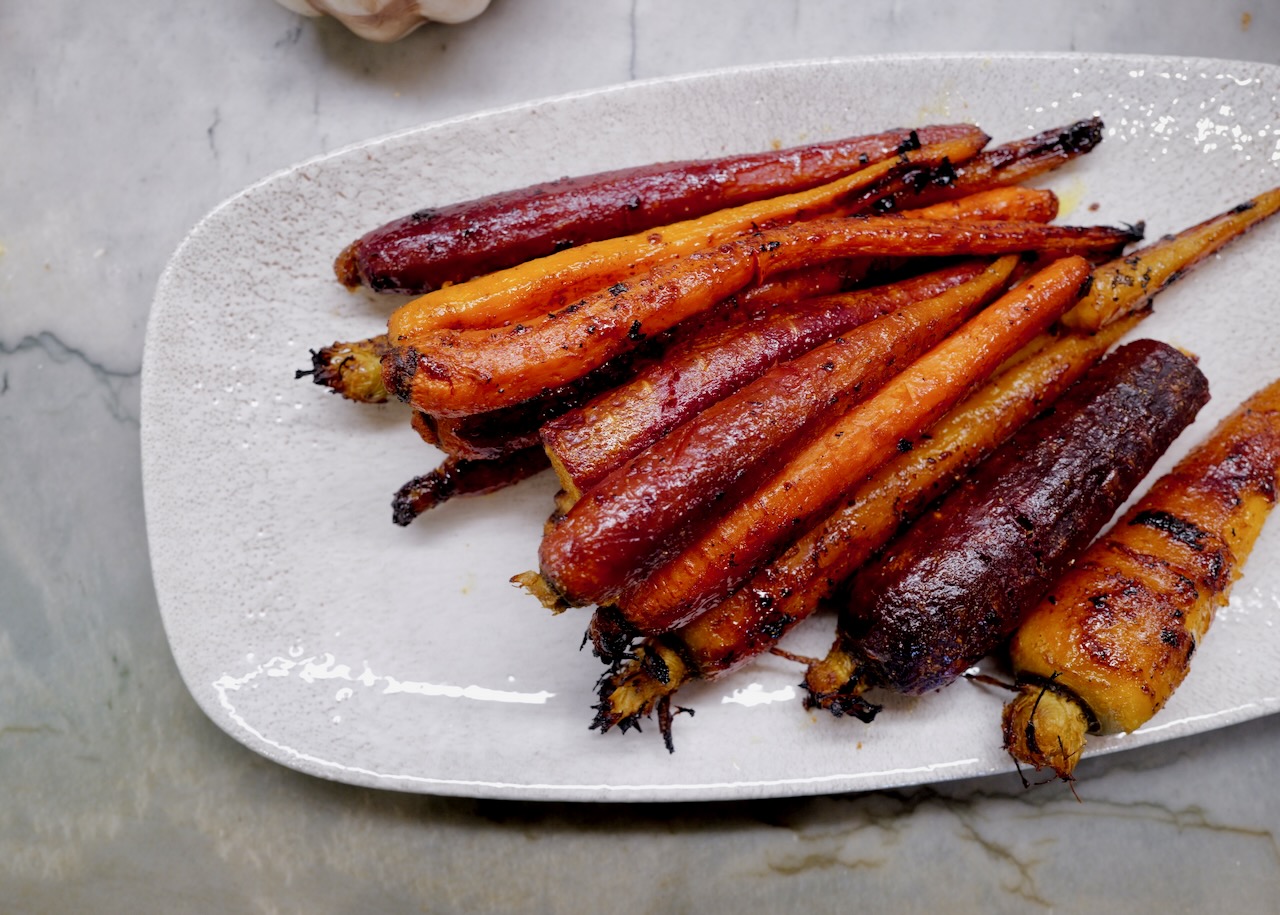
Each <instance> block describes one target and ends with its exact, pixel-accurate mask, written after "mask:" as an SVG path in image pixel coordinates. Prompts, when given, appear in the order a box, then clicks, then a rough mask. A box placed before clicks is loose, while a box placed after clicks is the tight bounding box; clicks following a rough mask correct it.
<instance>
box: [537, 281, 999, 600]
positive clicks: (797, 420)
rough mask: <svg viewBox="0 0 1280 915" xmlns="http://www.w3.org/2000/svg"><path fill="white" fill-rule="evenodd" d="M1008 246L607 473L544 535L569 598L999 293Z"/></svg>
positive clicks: (608, 591)
mask: <svg viewBox="0 0 1280 915" xmlns="http://www.w3.org/2000/svg"><path fill="white" fill-rule="evenodd" d="M1016 266H1017V260H1016V258H1013V257H1007V258H1003V259H1001V260H1000V261H998V262H997V263H996V264H995V265H992V266H991V267H988V268H987V269H985V270H984V271H982V273H981V274H979V276H977V277H976V278H974V279H972V280H970V281H969V282H967V283H963V284H961V285H958V286H955V287H954V288H952V289H950V290H947V291H944V292H942V293H940V294H939V295H936V296H934V297H933V298H929V299H925V300H923V301H919V302H916V303H914V304H909V305H906V306H904V307H901V308H900V309H898V310H897V311H894V312H892V313H891V314H888V315H886V316H885V317H883V318H879V319H877V320H875V321H872V322H870V323H869V324H865V325H863V326H862V327H859V328H857V329H855V330H852V331H850V332H849V333H847V334H845V335H843V336H841V337H838V338H836V339H834V340H831V341H829V342H828V343H825V344H823V345H821V346H818V347H816V348H814V349H812V350H810V351H809V352H807V353H805V354H804V355H803V356H800V357H798V358H796V359H793V360H791V361H790V362H784V363H779V364H778V365H775V366H774V367H773V368H772V369H771V370H770V371H768V372H767V373H765V374H764V375H763V376H761V377H760V378H759V379H757V380H756V381H754V382H752V383H751V384H749V385H747V386H746V387H744V388H742V389H741V390H739V391H738V392H737V393H735V394H734V395H732V396H730V397H728V398H726V399H725V400H722V401H720V402H718V403H716V404H714V405H712V406H711V407H709V408H708V409H706V410H704V411H703V412H701V413H699V414H698V415H696V416H694V417H693V418H691V419H690V420H689V421H688V422H686V423H684V424H682V425H681V426H679V427H677V428H676V429H674V430H672V432H670V433H669V434H668V435H667V436H666V437H665V438H663V439H661V440H660V441H659V442H657V443H656V444H654V445H653V446H652V447H651V448H649V449H648V450H646V451H644V452H642V453H640V454H639V455H637V456H636V457H635V458H634V459H633V460H631V461H630V462H628V463H627V464H626V465H625V466H623V467H621V468H619V469H618V470H617V471H615V472H613V473H611V474H610V475H609V476H607V477H606V478H605V479H604V480H603V481H601V483H600V484H599V485H598V486H596V487H594V488H593V489H591V490H589V491H588V492H587V493H586V495H585V496H584V497H583V498H582V499H581V500H580V501H579V502H578V503H577V504H575V505H574V506H573V509H572V510H571V511H570V512H569V514H568V515H566V516H565V518H564V519H563V520H562V521H561V523H559V524H558V525H556V527H555V529H554V530H552V531H551V532H549V533H548V534H547V535H546V536H544V537H543V540H542V544H541V546H540V548H539V552H538V557H539V562H540V564H541V572H542V575H543V577H544V578H545V579H546V580H547V581H548V583H549V584H550V585H551V587H552V588H553V589H554V590H556V591H557V592H559V594H560V595H561V596H562V597H563V598H564V599H565V600H566V601H567V602H569V603H570V604H590V603H602V602H604V601H606V600H609V599H611V598H612V597H614V596H615V595H617V594H618V593H619V592H620V591H621V590H622V589H623V588H624V587H625V586H627V585H630V584H633V583H635V582H636V581H637V580H639V579H643V578H644V577H645V576H646V575H647V573H648V572H649V571H650V570H651V569H652V568H654V566H656V565H657V564H658V563H660V562H661V561H663V560H664V559H666V558H667V557H668V556H669V555H670V554H671V553H672V552H674V551H676V550H678V549H679V547H681V546H682V545H683V542H684V541H685V540H687V539H689V537H690V536H691V535H692V533H693V531H694V530H695V528H696V525H697V524H698V522H699V520H700V519H701V518H702V517H703V516H704V515H706V514H707V513H708V512H711V511H712V510H713V509H714V508H715V506H716V505H717V504H720V503H722V502H723V503H724V504H732V502H733V500H734V495H735V493H736V492H737V490H738V489H739V488H740V486H742V485H749V484H750V481H751V480H752V479H754V478H755V477H758V476H760V475H762V474H764V473H766V472H767V471H768V470H769V469H770V468H771V467H772V465H773V463H774V462H775V461H774V458H775V456H777V455H779V454H780V452H781V450H782V449H783V448H784V447H785V446H786V445H787V444H788V443H789V442H791V441H792V439H793V437H794V436H796V435H797V434H799V433H801V432H802V431H803V430H804V429H805V427H806V426H808V425H809V424H810V423H812V422H814V421H816V420H818V419H819V418H821V417H823V416H825V415H829V414H830V413H831V412H832V411H839V410H841V409H843V408H847V407H848V406H850V405H852V404H853V403H856V402H858V401H860V400H862V399H864V398H865V397H867V396H868V395H870V394H871V393H872V392H874V391H875V390H876V389H878V388H879V387H880V386H882V385H883V384H884V383H885V382H887V381H888V380H889V379H890V378H891V377H893V376H894V375H896V374H897V373H898V372H899V371H900V370H901V367H902V366H904V365H907V364H909V363H910V362H912V361H913V360H915V359H916V358H918V357H919V356H920V355H922V354H923V353H924V352H925V351H926V350H927V349H929V348H930V347H932V346H934V345H936V344H937V343H939V342H940V341H941V340H943V339H944V338H945V337H946V335H947V334H949V333H950V332H951V331H952V330H954V329H955V328H956V327H957V326H959V325H960V324H961V323H962V322H963V321H964V320H965V319H966V318H967V317H968V316H969V315H970V314H972V313H974V312H976V311H977V310H978V309H979V308H981V307H982V305H984V304H985V303H986V302H988V301H990V300H991V299H992V298H994V297H995V296H997V295H998V294H999V293H1000V291H1001V290H1002V289H1003V287H1004V284H1005V283H1006V282H1008V281H1009V279H1010V278H1011V276H1012V275H1013V271H1014V269H1015V267H1016Z"/></svg>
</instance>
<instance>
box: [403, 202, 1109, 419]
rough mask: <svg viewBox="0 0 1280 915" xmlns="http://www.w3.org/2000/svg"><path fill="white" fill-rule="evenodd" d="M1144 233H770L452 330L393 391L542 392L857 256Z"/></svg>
mask: <svg viewBox="0 0 1280 915" xmlns="http://www.w3.org/2000/svg"><path fill="white" fill-rule="evenodd" d="M1133 239H1134V231H1133V230H1128V229H1123V230H1122V229H1110V228H1105V227H1087V228H1079V227H1069V226H1045V225H1040V224H1039V223H1025V222H992V221H974V222H970V221H967V220H956V221H952V220H936V219H905V218H902V217H867V218H854V219H846V218H830V219H820V220H813V221H810V222H806V223H802V224H798V225H794V226H786V227H782V228H777V229H770V230H766V231H764V232H761V233H760V234H759V235H756V236H753V237H751V238H749V239H740V240H738V241H735V242H729V243H726V244H724V245H721V246H720V247H718V248H716V249H714V250H711V251H706V252H703V253H700V254H694V255H691V256H689V257H687V258H684V259H683V260H680V261H677V262H675V263H671V264H665V265H662V266H659V267H656V268H654V269H653V270H652V271H650V272H649V274H648V275H646V276H645V277H644V278H643V279H640V280H638V281H635V282H631V283H619V284H617V285H616V286H614V287H612V288H610V289H608V290H605V291H602V292H600V293H597V294H595V295H593V296H590V297H588V298H586V299H584V300H583V301H581V302H579V303H575V304H573V305H569V306H567V307H565V308H561V309H559V310H557V311H554V312H551V313H550V314H547V315H545V316H543V317H542V318H540V319H538V320H536V321H534V322H532V323H531V324H528V325H525V324H517V325H515V326H513V327H511V328H505V329H494V330H478V331H440V332H437V333H435V334H433V335H430V336H429V337H424V338H420V339H419V340H418V341H416V342H415V343H414V344H413V345H411V346H407V347H396V348H395V349H393V350H392V352H391V353H390V354H388V356H387V357H386V359H384V360H383V378H384V381H385V382H386V384H387V389H388V390H389V391H392V392H393V393H395V394H396V395H397V396H399V397H400V398H401V399H406V400H409V401H410V402H412V403H413V404H414V406H415V407H417V408H418V409H420V410H423V411H425V412H427V413H432V414H435V415H443V416H449V415H465V414H467V413H479V412H483V411H485V410H492V409H497V408H498V407H502V406H507V405H509V404H512V403H518V402H519V401H521V400H527V399H528V398H530V397H534V396H536V395H537V394H539V393H541V392H542V391H544V390H546V389H548V388H552V387H556V386H557V385H561V384H564V383H565V382H567V381H570V380H572V379H574V378H577V377H580V376H581V375H583V374H585V373H586V372H588V371H590V370H591V369H593V368H595V367H597V366H600V365H603V364H604V363H605V362H608V361H609V360H610V359H612V358H614V357H616V356H617V355H618V354H619V353H621V352H624V351H626V350H627V349H630V348H632V347H634V346H635V345H636V344H637V343H638V342H639V341H641V340H643V339H644V338H645V337H646V336H649V335H653V334H657V333H661V332H663V331H665V330H667V329H668V328H670V327H672V326H673V325H675V324H676V323H678V322H679V321H681V320H684V319H685V318H687V317H689V316H690V315H693V314H696V313H698V312H699V311H702V310H704V309H706V308H708V307H710V306H711V305H712V304H714V303H716V302H719V301H721V300H723V299H724V298H726V297H727V296H729V295H732V294H733V293H735V292H737V291H738V290H740V289H742V288H744V287H746V286H747V285H749V284H751V283H754V282H758V281H760V280H762V279H767V278H769V277H771V276H775V275H777V274H780V273H786V272H789V271H792V270H796V269H799V268H802V267H806V266H810V265H812V264H815V263H821V262H823V261H827V260H832V259H835V258H843V257H850V256H853V255H866V254H870V255H876V256H903V257H909V256H915V257H922V256H945V255H958V254H1008V253H1012V252H1017V251H1032V250H1035V251H1047V252H1051V253H1054V254H1076V253H1081V252H1091V253H1097V252H1099V251H1116V250H1119V249H1120V248H1122V247H1123V246H1124V245H1125V244H1127V243H1128V242H1129V241H1132V240H1133Z"/></svg>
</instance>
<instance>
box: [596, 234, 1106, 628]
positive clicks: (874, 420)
mask: <svg viewBox="0 0 1280 915" xmlns="http://www.w3.org/2000/svg"><path fill="white" fill-rule="evenodd" d="M1088 277H1089V265H1088V263H1087V262H1086V261H1085V260H1084V259H1083V258H1079V257H1067V258H1063V259H1061V260H1058V261H1055V262H1053V263H1051V264H1050V265H1049V266H1047V267H1045V268H1044V269H1043V270H1041V271H1040V272H1039V273H1037V274H1036V275H1035V276H1033V277H1031V278H1030V279H1028V280H1026V281H1025V282H1023V283H1022V284H1021V285H1020V286H1018V287H1016V288H1015V289H1013V290H1011V291H1010V292H1008V293H1006V294H1005V295H1004V296H1003V297H1002V298H1001V299H1000V300H999V301H997V302H995V303H994V304H992V305H990V306H988V307H987V309H986V310H985V311H983V312H982V313H981V314H979V315H977V316H976V317H974V318H971V319H970V320H969V321H968V322H967V323H966V324H965V325H964V326H963V327H961V328H960V329H959V330H958V331H956V332H955V333H954V334H952V335H951V337H949V338H948V339H947V340H945V341H943V342H942V343H940V344H938V345H937V346H936V347H934V348H933V349H932V350H931V351H930V352H929V353H927V354H926V355H924V356H922V357H921V358H920V359H918V360H916V361H915V362H914V363H912V364H911V365H909V366H907V367H906V368H905V369H903V371H902V372H901V374H899V375H898V376H897V377H895V378H894V379H893V380H892V381H890V382H889V383H888V384H887V385H885V387H884V388H883V389H882V390H880V391H879V392H878V393H877V394H875V395H873V396H872V397H870V398H869V399H867V400H866V401H864V402H863V403H861V404H859V405H857V406H855V407H854V408H852V409H851V410H849V411H848V412H846V413H844V414H843V415H841V416H838V417H837V418H836V420H835V421H834V422H832V423H831V424H830V425H828V426H827V427H826V428H825V429H824V430H823V431H822V433H821V434H820V435H817V436H814V437H813V438H812V439H811V440H810V441H809V442H808V444H807V445H805V447H803V448H801V449H799V450H798V451H796V452H795V454H794V455H793V456H792V458H791V459H790V460H789V461H788V462H787V463H786V464H785V466H783V467H781V468H780V469H779V470H777V471H776V472H775V473H773V474H772V475H770V476H769V477H768V478H767V479H766V480H765V481H764V482H763V483H762V485H760V486H759V487H758V488H757V489H756V491H755V492H754V493H752V494H751V495H749V496H748V497H747V498H745V499H743V500H741V501H739V502H737V503H736V504H735V505H733V506H732V507H731V508H729V509H728V511H727V512H726V513H725V514H724V515H723V516H721V517H720V518H718V519H716V520H715V522H714V523H713V524H712V525H711V526H710V527H709V528H707V529H706V530H704V531H703V532H701V534H700V535H699V536H698V538H697V539H696V540H695V541H694V542H692V543H691V544H690V545H689V546H687V547H685V548H684V549H683V550H681V551H680V553H678V554H677V555H676V556H674V557H673V558H672V559H670V560H669V561H668V562H667V563H666V564H664V565H663V566H661V567H659V568H658V569H656V570H655V571H654V572H653V573H652V574H650V575H649V576H648V577H647V578H645V579H644V580H643V581H640V582H638V583H637V584H635V585H633V586H632V588H631V589H630V590H629V591H628V592H626V593H625V594H623V595H622V596H621V598H620V599H619V600H618V601H617V603H618V604H619V606H620V607H621V609H622V611H623V613H624V614H625V615H626V617H627V619H628V620H629V621H630V622H631V624H632V625H633V626H634V627H635V628H636V629H637V630H639V631H640V632H643V633H646V634H654V633H659V632H666V631H668V630H670V629H673V628H675V627H677V626H680V625H682V624H684V623H686V622H688V621H689V620H691V619H693V618H695V617H697V616H699V615H700V614H701V613H703V612H705V611H706V610H708V609H710V608H711V607H713V606H715V605H716V604H717V603H719V602H721V601H723V600H724V599H725V598H727V597H728V596H729V595H730V594H732V593H733V591H734V590H736V589H737V588H738V587H739V586H740V585H742V584H743V583H744V582H745V581H747V580H748V579H749V578H750V577H751V575H752V574H754V573H755V572H756V571H757V570H758V569H759V568H760V567H761V566H762V565H763V564H764V563H765V562H767V561H768V560H769V559H770V558H772V557H773V556H775V555H777V554H778V553H780V552H781V551H782V550H783V549H785V548H786V546H788V545H789V543H790V542H792V541H794V539H796V537H797V535H799V534H802V533H803V532H804V529H805V526H806V525H807V524H810V523H812V519H814V518H816V517H819V516H821V515H822V514H824V513H826V512H829V511H830V510H831V509H832V507H834V505H835V504H836V503H837V502H838V501H839V499H840V496H841V495H842V494H843V493H844V492H845V491H846V490H847V489H848V488H849V487H850V485H852V484H854V483H856V482H857V481H859V480H861V479H863V478H864V477H865V476H867V475H868V474H870V473H874V472H875V471H876V470H878V469H879V468H880V467H881V466H882V465H884V464H885V463H886V462H887V461H888V460H889V459H890V458H891V457H892V456H893V455H894V454H895V453H897V449H898V448H899V446H900V443H902V442H906V443H908V444H909V443H910V441H911V440H912V439H913V438H915V437H916V436H918V435H920V434H921V433H922V432H925V431H926V430H928V428H929V427H930V426H932V425H933V424H934V423H935V422H937V421H938V420H939V419H941V418H942V416H944V415H945V414H946V413H947V412H948V411H949V410H950V409H951V408H952V407H954V406H955V405H956V404H957V403H959V402H960V401H961V400H963V399H964V398H965V397H966V396H967V395H968V394H969V392H970V391H971V390H972V389H973V388H974V387H975V386H976V385H978V384H981V383H982V382H983V381H985V380H986V379H987V378H988V377H990V375H991V374H992V373H993V372H994V371H995V370H996V369H997V368H998V367H999V366H1000V364H1001V363H1003V362H1004V361H1005V360H1006V359H1007V358H1008V357H1009V356H1011V355H1013V354H1014V353H1015V352H1017V351H1018V350H1019V349H1021V348H1022V347H1023V346H1024V345H1026V344H1027V343H1028V342H1030V341H1031V340H1032V338H1034V337H1035V336H1036V335H1037V334H1039V333H1041V332H1043V331H1044V330H1045V329H1046V328H1047V327H1048V326H1049V325H1050V324H1051V323H1052V322H1054V321H1056V320H1057V319H1058V318H1059V317H1060V316H1061V315H1062V313H1063V312H1064V311H1065V310H1066V309H1067V307H1068V306H1069V305H1070V304H1071V303H1073V302H1074V301H1075V300H1076V299H1077V298H1078V297H1079V295H1080V292H1081V287H1082V286H1083V285H1084V284H1085V283H1086V282H1087V281H1088Z"/></svg>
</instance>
